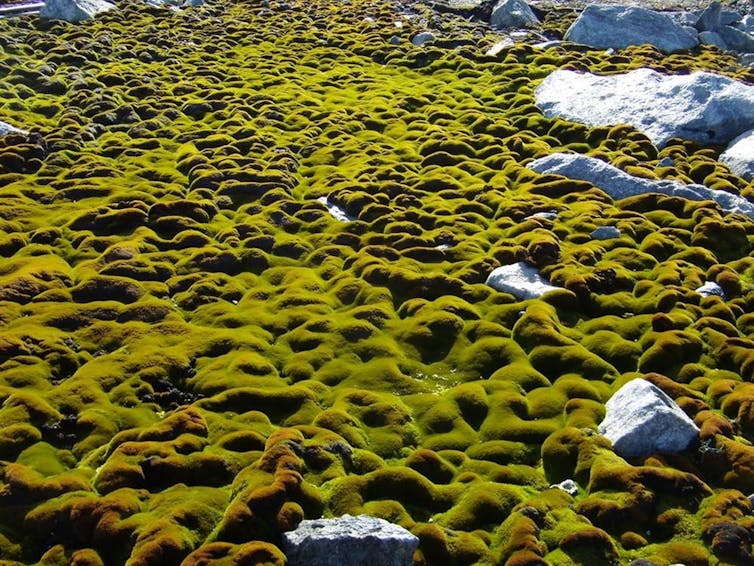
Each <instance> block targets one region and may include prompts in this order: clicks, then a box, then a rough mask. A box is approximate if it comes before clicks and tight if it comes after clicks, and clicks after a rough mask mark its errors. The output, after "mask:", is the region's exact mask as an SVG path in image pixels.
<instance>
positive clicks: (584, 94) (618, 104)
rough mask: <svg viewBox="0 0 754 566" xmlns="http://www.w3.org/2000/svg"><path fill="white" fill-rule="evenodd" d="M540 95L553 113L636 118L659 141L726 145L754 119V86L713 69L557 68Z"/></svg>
mask: <svg viewBox="0 0 754 566" xmlns="http://www.w3.org/2000/svg"><path fill="white" fill-rule="evenodd" d="M535 96H536V103H537V105H538V106H539V107H540V108H541V109H542V111H543V112H544V113H545V115H546V116H548V117H550V118H553V117H560V118H565V119H566V120H571V121H574V122H582V123H584V124H587V125H590V126H608V125H610V126H612V125H615V124H630V125H632V126H634V127H635V128H637V129H638V130H640V131H642V132H643V133H644V134H645V135H646V136H647V137H649V139H651V140H652V142H653V143H654V144H655V145H657V146H659V147H662V146H664V145H665V144H666V143H667V141H668V140H669V139H670V138H675V137H678V138H684V139H688V140H693V141H696V142H698V143H700V144H703V145H711V144H720V145H722V144H726V143H728V142H729V141H730V140H732V139H733V138H735V137H737V136H739V135H740V134H742V133H743V132H745V131H747V130H750V129H751V128H752V125H753V124H754V86H751V85H748V84H745V83H743V82H740V81H736V80H734V79H731V78H728V77H723V76H720V75H715V74H713V73H707V72H695V73H691V74H689V75H664V74H661V73H658V72H657V71H653V70H652V69H646V68H642V69H636V70H634V71H630V72H628V73H624V74H620V75H610V76H598V75H593V74H590V73H581V72H576V71H567V70H557V71H554V72H553V73H551V74H550V75H549V76H547V78H545V80H544V81H542V83H541V84H540V85H539V86H538V87H537V89H536V91H535Z"/></svg>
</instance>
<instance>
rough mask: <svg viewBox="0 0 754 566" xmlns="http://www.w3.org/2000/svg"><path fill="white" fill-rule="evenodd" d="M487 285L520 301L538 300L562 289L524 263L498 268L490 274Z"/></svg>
mask: <svg viewBox="0 0 754 566" xmlns="http://www.w3.org/2000/svg"><path fill="white" fill-rule="evenodd" d="M485 283H486V284H487V285H489V286H490V287H492V288H494V289H497V290H498V291H501V292H503V293H510V294H511V295H513V296H514V297H516V298H517V299H519V300H525V299H536V298H537V297H541V296H542V295H544V294H545V293H547V292H548V291H555V290H557V289H560V287H553V286H552V285H550V283H549V282H548V281H547V280H546V279H543V278H542V276H541V275H540V274H539V272H538V271H537V270H536V269H535V268H533V267H531V266H530V265H527V264H526V263H524V262H522V261H519V262H518V263H514V264H511V265H503V266H501V267H498V268H497V269H495V270H493V271H492V273H490V275H489V277H487V281H486V282H485Z"/></svg>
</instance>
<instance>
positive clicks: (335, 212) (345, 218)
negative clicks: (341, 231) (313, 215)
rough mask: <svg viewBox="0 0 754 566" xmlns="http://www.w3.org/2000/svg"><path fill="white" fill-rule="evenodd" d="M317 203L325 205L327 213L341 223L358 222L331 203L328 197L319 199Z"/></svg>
mask: <svg viewBox="0 0 754 566" xmlns="http://www.w3.org/2000/svg"><path fill="white" fill-rule="evenodd" d="M317 201H318V202H321V203H322V204H324V205H325V207H327V212H329V213H330V216H332V217H333V218H335V220H338V221H339V222H351V221H353V220H356V219H355V218H354V217H353V216H351V215H350V214H348V213H347V212H346V211H345V210H343V209H342V208H340V207H339V206H338V205H337V204H335V203H334V202H332V201H330V200H329V199H328V198H327V197H319V198H318V199H317Z"/></svg>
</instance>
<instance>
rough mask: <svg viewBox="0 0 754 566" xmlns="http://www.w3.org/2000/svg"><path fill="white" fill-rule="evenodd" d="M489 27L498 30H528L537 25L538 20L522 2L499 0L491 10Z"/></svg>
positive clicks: (518, 0) (520, 0) (519, 0)
mask: <svg viewBox="0 0 754 566" xmlns="http://www.w3.org/2000/svg"><path fill="white" fill-rule="evenodd" d="M490 25H491V26H492V27H494V28H499V29H508V28H530V27H535V26H537V25H539V18H537V16H535V15H534V12H532V10H531V8H529V5H528V4H527V3H526V2H524V0H500V1H499V2H498V3H497V4H495V7H494V8H493V9H492V15H491V16H490Z"/></svg>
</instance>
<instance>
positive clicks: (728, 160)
mask: <svg viewBox="0 0 754 566" xmlns="http://www.w3.org/2000/svg"><path fill="white" fill-rule="evenodd" d="M720 162H722V163H725V164H726V165H727V166H728V167H729V168H730V170H731V171H733V172H734V173H735V174H736V175H739V176H741V177H743V178H744V179H747V180H749V181H750V180H752V179H754V130H749V131H748V132H744V133H743V134H741V135H740V136H738V137H737V138H736V139H734V140H733V141H732V142H731V143H730V145H729V146H728V149H726V150H725V151H724V152H723V153H722V154H721V155H720Z"/></svg>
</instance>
